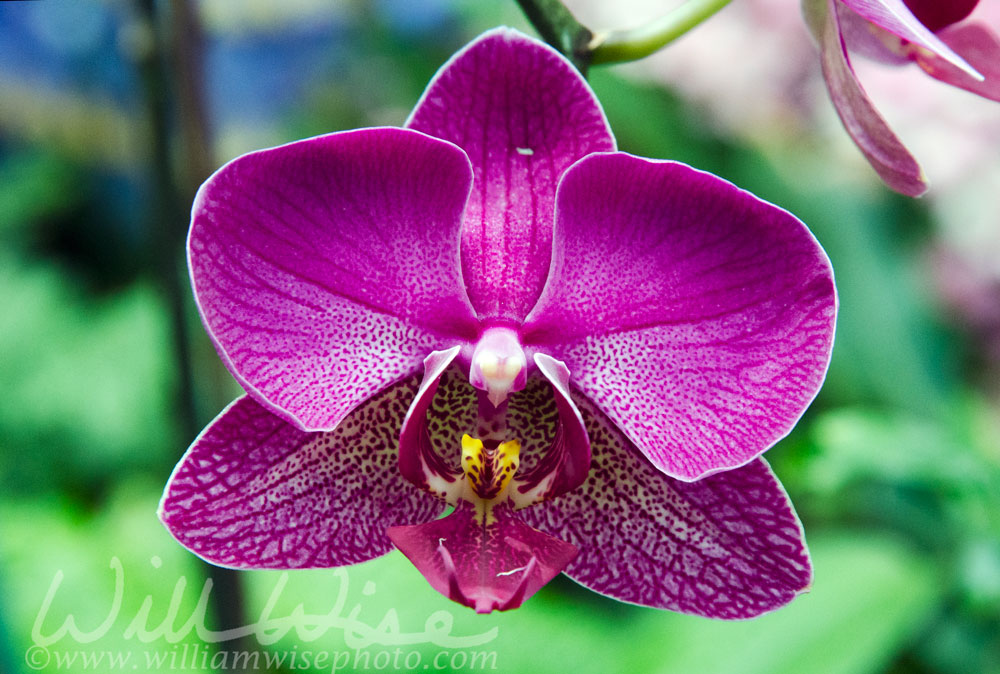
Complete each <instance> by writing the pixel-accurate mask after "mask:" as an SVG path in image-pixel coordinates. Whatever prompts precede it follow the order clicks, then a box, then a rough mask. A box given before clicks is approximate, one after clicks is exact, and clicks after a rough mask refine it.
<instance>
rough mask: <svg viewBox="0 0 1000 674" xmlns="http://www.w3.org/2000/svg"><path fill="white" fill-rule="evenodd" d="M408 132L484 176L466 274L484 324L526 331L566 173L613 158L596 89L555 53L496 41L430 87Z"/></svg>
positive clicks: (482, 40) (477, 44) (476, 189)
mask: <svg viewBox="0 0 1000 674" xmlns="http://www.w3.org/2000/svg"><path fill="white" fill-rule="evenodd" d="M407 127H409V128H411V129H416V130H418V131H423V132H425V133H429V134H431V135H432V136H436V137H438V138H444V139H446V140H449V141H451V142H453V143H455V144H456V145H458V146H459V147H461V148H462V149H464V150H465V151H466V153H467V154H468V155H469V159H470V160H471V161H472V166H473V171H474V173H475V182H474V184H473V189H472V195H471V197H470V198H469V204H468V208H467V209H466V214H465V223H466V224H465V228H464V229H463V231H462V272H463V275H464V278H465V283H466V284H467V286H468V290H469V296H470V298H471V301H472V304H473V306H474V307H475V309H476V311H477V312H478V314H479V316H480V318H503V319H507V320H510V321H513V322H520V320H522V319H523V318H524V316H525V315H527V313H528V311H529V310H530V309H531V306H532V305H533V304H534V303H535V300H536V299H537V298H538V294H539V292H541V289H542V284H543V283H544V281H545V275H546V273H547V272H548V267H549V255H550V251H551V245H552V213H553V208H554V204H555V192H556V187H557V185H558V182H559V178H560V176H561V175H562V172H563V171H565V170H566V168H567V167H569V166H570V165H571V164H572V163H573V162H575V161H576V160H577V159H579V158H581V157H583V156H585V155H587V154H589V153H590V152H598V151H604V150H613V149H614V147H615V142H614V138H613V136H612V135H611V131H610V129H609V128H608V124H607V120H606V119H605V117H604V113H603V111H602V110H601V107H600V105H599V104H598V102H597V100H596V98H595V97H594V94H593V92H592V91H591V90H590V87H589V86H588V85H587V83H586V81H585V80H584V79H583V78H582V77H580V75H579V73H577V72H576V70H574V69H573V67H572V65H570V63H569V62H568V61H567V60H566V59H565V58H563V57H562V56H561V55H560V54H558V53H557V52H556V51H555V50H553V49H552V48H551V47H549V46H547V45H545V44H543V43H541V42H539V41H538V40H533V39H531V38H529V37H527V36H525V35H523V34H521V33H519V32H517V31H514V30H511V29H507V28H501V29H496V30H492V31H489V32H487V33H485V34H483V35H482V36H481V37H479V38H478V39H477V40H475V41H473V42H472V43H471V44H469V45H468V46H467V47H465V49H463V50H462V51H460V52H458V53H457V54H456V55H455V56H453V57H452V58H451V60H450V61H448V63H447V64H445V66H444V67H442V68H441V70H440V71H439V72H438V74H437V75H436V76H435V77H434V79H433V80H432V81H431V83H430V84H429V85H428V86H427V90H426V91H425V92H424V95H423V97H422V98H421V100H420V102H419V103H418V104H417V106H416V108H415V109H414V111H413V114H412V115H411V116H410V119H409V121H408V122H407Z"/></svg>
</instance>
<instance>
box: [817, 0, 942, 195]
mask: <svg viewBox="0 0 1000 674" xmlns="http://www.w3.org/2000/svg"><path fill="white" fill-rule="evenodd" d="M837 1H838V0H817V1H816V2H815V3H813V5H810V7H814V8H815V10H816V12H817V14H816V15H812V16H810V19H811V22H812V25H813V30H814V32H815V33H816V35H817V37H818V39H819V44H820V56H821V65H822V68H823V78H824V79H825V80H826V87H827V89H828V90H829V92H830V99H831V100H832V101H833V105H834V107H835V108H836V110H837V115H838V116H839V117H840V121H841V122H842V123H843V124H844V128H845V129H846V130H847V133H848V134H849V135H850V136H851V138H852V139H853V140H854V143H855V144H856V145H857V146H858V149H860V150H861V152H862V153H863V154H864V155H865V158H866V159H867V160H868V163H869V164H871V166H872V168H873V169H875V172H876V173H878V175H879V177H881V178H882V180H883V181H885V184H886V185H888V186H889V187H891V188H892V189H894V190H896V191H897V192H899V193H901V194H905V195H907V196H911V197H918V196H920V195H921V194H923V193H924V192H926V191H927V181H926V179H925V178H924V174H923V171H922V170H921V168H920V165H919V164H917V161H916V159H914V158H913V156H912V155H911V154H910V152H909V150H907V149H906V147H905V146H904V145H903V143H902V142H901V141H900V140H899V139H898V138H897V137H896V135H895V134H894V133H893V132H892V129H891V128H889V125H888V123H886V121H885V119H883V118H882V115H880V114H879V112H878V110H876V109H875V106H874V105H873V104H872V102H871V100H870V99H869V98H868V94H867V93H865V90H864V88H862V86H861V83H860V82H858V79H857V77H856V76H855V74H854V70H853V68H851V62H850V60H849V58H848V55H847V48H846V46H845V45H844V41H843V37H842V35H841V31H840V24H839V19H838V16H837V4H836V3H837Z"/></svg>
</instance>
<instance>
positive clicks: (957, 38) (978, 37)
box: [913, 23, 1000, 101]
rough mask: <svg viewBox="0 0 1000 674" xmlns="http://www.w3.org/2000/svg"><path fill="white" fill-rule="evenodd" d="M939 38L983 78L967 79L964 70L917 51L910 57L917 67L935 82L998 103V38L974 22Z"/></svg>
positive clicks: (999, 98)
mask: <svg viewBox="0 0 1000 674" xmlns="http://www.w3.org/2000/svg"><path fill="white" fill-rule="evenodd" d="M938 36H939V37H940V38H941V39H942V40H943V41H944V42H945V43H947V44H948V45H949V46H951V47H952V48H953V49H954V50H955V51H957V52H958V53H960V54H961V55H962V56H964V57H965V59H966V60H967V61H968V62H969V63H971V64H972V65H973V66H975V68H976V70H978V71H979V72H980V73H981V74H982V75H983V79H982V80H977V79H975V78H974V77H970V76H969V75H968V74H967V73H966V72H965V71H963V70H960V69H959V68H956V67H955V66H953V65H952V64H950V63H948V62H947V61H945V60H944V59H942V58H939V57H937V56H936V55H935V54H933V53H930V52H921V51H919V50H917V51H916V52H915V53H914V55H913V59H914V60H915V61H916V62H917V64H918V65H919V66H920V67H921V68H923V69H924V70H925V71H926V72H927V74H929V75H930V76H931V77H934V78H935V79H939V80H941V81H942V82H945V83H947V84H950V85H952V86H954V87H959V88H960V89H965V90H966V91H970V92H972V93H974V94H977V95H979V96H982V97H983V98H988V99H990V100H992V101H1000V41H998V40H997V36H996V35H995V34H993V33H992V32H990V31H989V30H988V29H987V28H986V27H984V26H981V25H979V24H976V23H970V24H965V25H961V26H950V27H948V28H945V29H944V30H942V31H941V32H940V33H939V35H938Z"/></svg>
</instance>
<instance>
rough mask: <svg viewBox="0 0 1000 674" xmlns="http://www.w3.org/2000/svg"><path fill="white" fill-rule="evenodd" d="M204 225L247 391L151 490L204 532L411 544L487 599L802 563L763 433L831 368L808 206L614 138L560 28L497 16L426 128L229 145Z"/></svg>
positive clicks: (336, 551)
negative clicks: (549, 39) (518, 28)
mask: <svg viewBox="0 0 1000 674" xmlns="http://www.w3.org/2000/svg"><path fill="white" fill-rule="evenodd" d="M188 251H189V263H190V268H191V277H192V282H193V285H194V291H195V296H196V299H197V302H198V306H199V308H200V310H201V314H202V318H203V320H204V323H205V325H206V327H207V330H208V332H209V334H210V335H211V337H212V339H213V340H214V342H215V345H216V348H217V349H218V351H219V353H220V355H221V356H222V358H223V360H224V362H225V363H226V365H227V367H228V368H229V370H230V371H231V372H232V373H233V375H234V376H235V377H236V378H237V379H238V380H239V381H240V383H241V384H243V386H244V387H245V388H246V390H247V395H246V396H245V397H243V398H240V399H239V400H237V401H236V402H234V403H233V404H232V405H231V406H230V407H229V408H227V409H226V410H225V411H224V412H223V413H222V414H221V415H220V416H219V417H218V418H217V419H216V420H215V421H214V422H213V423H212V424H211V425H210V426H209V427H208V428H206V429H205V431H204V432H203V433H202V434H201V436H200V437H199V438H198V439H197V440H196V441H195V442H194V444H193V445H192V446H191V448H190V449H189V450H188V452H187V454H186V455H185V456H184V458H183V459H182V460H181V462H180V463H179V464H178V466H177V468H176V470H175V471H174V474H173V476H172V477H171V479H170V482H169V484H168V485H167V488H166V491H165V494H164V498H163V502H162V504H161V511H160V516H161V518H162V520H163V521H164V523H165V524H166V526H167V527H168V528H169V529H170V531H171V532H172V533H173V535H174V536H175V537H176V538H177V539H178V540H179V541H180V542H181V543H182V544H183V545H185V546H187V547H188V548H190V549H191V550H192V551H194V552H195V553H196V554H198V555H201V556H202V557H204V558H205V559H207V560H209V561H211V562H213V563H215V564H220V565H224V566H230V567H237V568H304V567H311V568H316V567H331V566H340V565H345V564H354V563H357V562H361V561H364V560H367V559H371V558H373V557H376V556H379V555H382V554H385V553H386V552H388V551H390V550H391V549H392V548H393V546H395V547H397V548H399V549H400V550H401V551H402V552H403V553H404V554H405V555H406V556H407V557H408V558H409V559H410V560H411V561H412V562H413V563H414V564H415V565H416V567H417V568H418V569H419V570H420V571H421V573H423V574H424V576H425V577H426V578H427V579H428V580H429V581H430V583H431V585H432V586H434V587H435V588H436V589H437V590H439V591H440V592H442V593H443V594H445V595H446V596H448V597H450V598H452V599H454V600H455V601H457V602H460V603H462V604H465V605H467V606H470V607H472V608H474V609H476V610H477V611H480V612H488V611H491V610H494V609H500V610H504V609H509V608H514V607H516V606H518V605H520V604H521V603H522V602H523V601H524V600H525V599H527V598H528V597H530V596H531V595H532V594H534V593H535V592H536V591H537V590H538V589H539V588H541V587H542V586H543V585H544V584H545V583H547V582H548V581H549V580H550V579H551V578H553V577H554V576H555V575H556V574H558V573H559V572H560V571H563V570H565V571H566V573H568V574H569V575H570V576H571V577H573V578H575V579H576V580H578V581H579V582H580V583H582V584H584V585H585V586H587V587H589V588H592V589H594V590H596V591H598V592H601V593H603V594H606V595H609V596H612V597H616V598H618V599H621V600H624V601H629V602H634V603H639V604H644V605H648V606H656V607H661V608H669V609H674V610H678V611H684V612H688V613H697V614H701V615H707V616H715V617H722V618H745V617H750V616H754V615H758V614H760V613H762V612H765V611H768V610H772V609H774V608H777V607H779V606H781V605H783V604H785V603H787V602H788V601H790V600H791V599H792V598H793V597H795V596H796V595H797V594H798V593H800V592H801V591H803V590H804V589H805V588H806V587H807V586H808V584H809V581H810V578H811V567H810V564H809V558H808V554H807V551H806V548H805V543H804V540H803V535H802V530H801V526H800V524H799V522H798V519H797V517H796V515H795V513H794V511H793V509H792V507H791V504H790V503H789V501H788V498H787V496H786V495H785V493H784V490H783V489H782V487H781V485H780V483H779V482H778V481H777V479H776V478H775V477H774V475H773V474H772V473H771V471H770V469H769V468H768V466H767V464H766V463H765V462H764V461H763V459H760V458H758V457H759V455H760V454H761V453H762V452H763V451H764V450H766V449H767V448H768V447H770V446H771V445H773V444H774V443H775V442H776V441H777V440H779V439H780V438H781V437H783V436H784V435H785V434H786V433H788V431H789V430H790V429H791V428H792V426H793V425H794V424H795V422H796V421H797V420H798V418H799V416H800V415H801V414H802V413H803V411H804V409H805V408H806V406H807V405H808V404H809V402H810V401H811V400H812V398H813V397H814V396H815V394H816V393H817V391H818V389H819V387H820V385H821V383H822V380H823V378H824V375H825V372H826V368H827V364H828V362H829V357H830V349H831V346H832V340H833V327H834V319H835V313H836V296H835V290H834V285H833V277H832V272H831V269H830V265H829V261H828V259H827V257H826V255H825V253H824V252H823V250H822V249H821V248H820V246H819V245H818V243H817V242H816V240H815V239H814V238H813V236H812V235H811V234H810V233H809V231H808V230H807V229H806V228H805V226H804V225H803V224H802V223H801V222H799V221H798V220H796V219H795V218H794V217H793V216H792V215H790V214H789V213H787V212H785V211H783V210H781V209H779V208H776V207H775V206H772V205H770V204H767V203H765V202H763V201H761V200H759V199H757V198H756V197H754V196H752V195H750V194H748V193H747V192H744V191H742V190H739V189H737V188H736V187H734V186H733V185H731V184H729V183H727V182H725V181H723V180H721V179H719V178H717V177H715V176H712V175H710V174H707V173H702V172H700V171H696V170H694V169H692V168H690V167H688V166H685V165H683V164H679V163H676V162H667V161H654V160H649V159H642V158H638V157H634V156H631V155H628V154H625V153H622V152H616V151H615V141H614V138H613V136H612V135H611V132H610V130H609V128H608V125H607V121H606V119H605V117H604V113H603V111H602V110H601V108H600V106H599V104H598V103H597V101H596V99H595V98H594V95H593V93H592V92H591V90H590V88H589V87H588V86H587V84H586V82H585V81H584V80H583V79H582V78H581V77H580V75H579V74H578V73H577V72H576V70H574V69H573V67H572V66H571V65H570V63H569V62H568V61H567V60H566V59H565V58H563V57H562V56H561V55H560V54H558V53H557V52H556V51H554V50H552V49H551V48H549V47H548V46H546V45H545V44H543V43H541V42H538V41H536V40H534V39H531V38H528V37H526V36H524V35H522V34H520V33H517V32H515V31H512V30H509V29H497V30H494V31H490V32H488V33H486V34H484V35H483V36H481V37H480V38H478V39H477V40H475V41H474V42H473V43H471V44H470V45H469V46H467V47H466V48H465V49H463V50H462V51H461V52H459V53H458V54H456V55H455V56H454V57H453V58H452V59H451V60H450V61H449V62H448V63H447V64H446V65H445V66H444V67H443V68H442V69H441V70H440V71H439V72H438V74H437V75H436V76H435V77H434V79H433V81H432V82H431V83H430V85H429V86H428V88H427V90H426V92H425V93H424V95H423V97H422V98H421V100H420V102H419V103H418V104H417V107H416V109H415V110H414V111H413V113H412V115H411V116H410V119H409V120H408V122H407V125H406V128H402V129H398V128H378V129H361V130H356V131H348V132H342V133H334V134H330V135H325V136H320V137H316V138H311V139H308V140H304V141H300V142H296V143H291V144H289V145H285V146H282V147H278V148H274V149H270V150H263V151H260V152H255V153H251V154H248V155H245V156H243V157H240V158H238V159H236V160H234V161H232V162H230V163H229V164H227V165H226V166H224V167H223V168H222V169H220V170H219V171H218V172H217V173H216V174H215V175H214V176H212V177H211V178H210V179H209V180H208V181H207V182H206V183H205V185H204V186H203V187H202V188H201V190H200V191H199V194H198V196H197V198H196V201H195V205H194V213H193V219H192V225H191V233H190V238H189V248H188ZM397 450H398V454H397ZM426 492H430V493H431V494H433V495H434V497H432V496H428V494H427V493H426ZM446 505H450V506H453V507H454V510H453V512H451V513H450V514H449V515H447V516H446V517H444V518H441V519H435V518H436V517H438V516H439V515H440V514H441V512H442V511H443V510H444V508H445V507H446ZM528 506H533V507H528Z"/></svg>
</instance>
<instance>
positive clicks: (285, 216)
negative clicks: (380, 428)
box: [188, 129, 475, 430]
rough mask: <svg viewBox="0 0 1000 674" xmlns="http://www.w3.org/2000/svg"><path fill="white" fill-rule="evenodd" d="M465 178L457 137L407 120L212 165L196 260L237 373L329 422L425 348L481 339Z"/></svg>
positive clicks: (408, 367) (206, 304)
mask: <svg viewBox="0 0 1000 674" xmlns="http://www.w3.org/2000/svg"><path fill="white" fill-rule="evenodd" d="M471 179H472V175H471V171H470V169H469V164H468V160H467V158H466V157H465V155H464V153H463V152H462V151H461V150H460V149H458V148H457V147H455V146H454V145H452V144H450V143H446V142H443V141H440V140H437V139H434V138H430V137H428V136H425V135H423V134H420V133H417V132H415V131H409V130H405V129H362V130H358V131H349V132H343V133H336V134H331V135H327V136H319V137H316V138H311V139H308V140H304V141H299V142H297V143H291V144H289V145H284V146H281V147H277V148H273V149H270V150H262V151H260V152H254V153H251V154H248V155H244V156H242V157H240V158H238V159H235V160H233V161H232V162H230V163H229V164H227V165H226V166H224V167H222V168H221V169H219V171H217V172H216V173H215V175H213V176H212V177H211V178H210V179H209V180H208V181H207V182H206V183H205V184H204V185H203V186H202V187H201V189H200V190H199V192H198V196H197V198H196V199H195V204H194V211H193V215H192V222H191V233H190V236H189V239H188V258H189V264H190V267H191V279H192V283H193V285H194V291H195V297H196V299H197V302H198V307H199V309H200V311H201V314H202V318H203V320H204V322H205V325H206V327H207V329H208V332H209V334H210V335H211V337H212V339H213V340H214V342H215V345H216V347H217V348H218V350H219V353H220V355H221V356H222V358H223V360H224V361H225V362H226V365H227V366H228V367H229V369H230V371H231V372H232V373H233V375H234V376H235V377H236V378H237V379H238V380H239V381H240V383H241V384H243V385H244V387H245V388H247V390H248V391H249V392H250V393H251V395H253V396H254V397H255V398H257V399H258V401H260V402H262V403H264V404H266V405H268V406H269V407H271V408H272V410H274V411H275V412H277V413H278V414H281V415H282V416H284V417H285V418H287V419H289V420H292V421H294V422H295V423H296V424H298V425H299V426H300V427H302V428H304V429H306V430H329V429H331V428H333V427H334V426H336V424H337V423H338V422H339V421H340V420H341V419H343V418H344V416H345V415H346V414H347V413H348V412H349V411H350V410H351V409H353V408H354V407H355V406H356V405H357V404H358V403H360V402H361V401H362V400H364V399H366V398H367V397H369V396H371V395H372V394H374V393H376V392H377V391H379V390H381V389H383V388H385V387H386V386H387V385H388V384H390V383H392V382H393V381H397V380H399V379H400V378H402V377H404V376H407V375H409V374H412V373H413V372H415V371H416V370H417V369H418V368H419V366H420V361H421V359H422V358H423V357H424V356H425V355H426V354H427V352H429V351H431V350H433V349H434V348H436V347H438V346H439V345H440V344H442V343H449V342H450V343H454V341H455V336H472V337H474V336H475V325H474V316H473V313H472V308H471V307H470V305H469V303H468V298H467V296H466V294H465V291H464V288H463V283H462V278H461V270H460V266H459V249H458V243H459V230H460V228H461V218H462V211H463V209H464V207H465V201H466V198H467V196H468V193H469V188H470V184H471ZM442 336H450V339H443V338H442Z"/></svg>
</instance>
